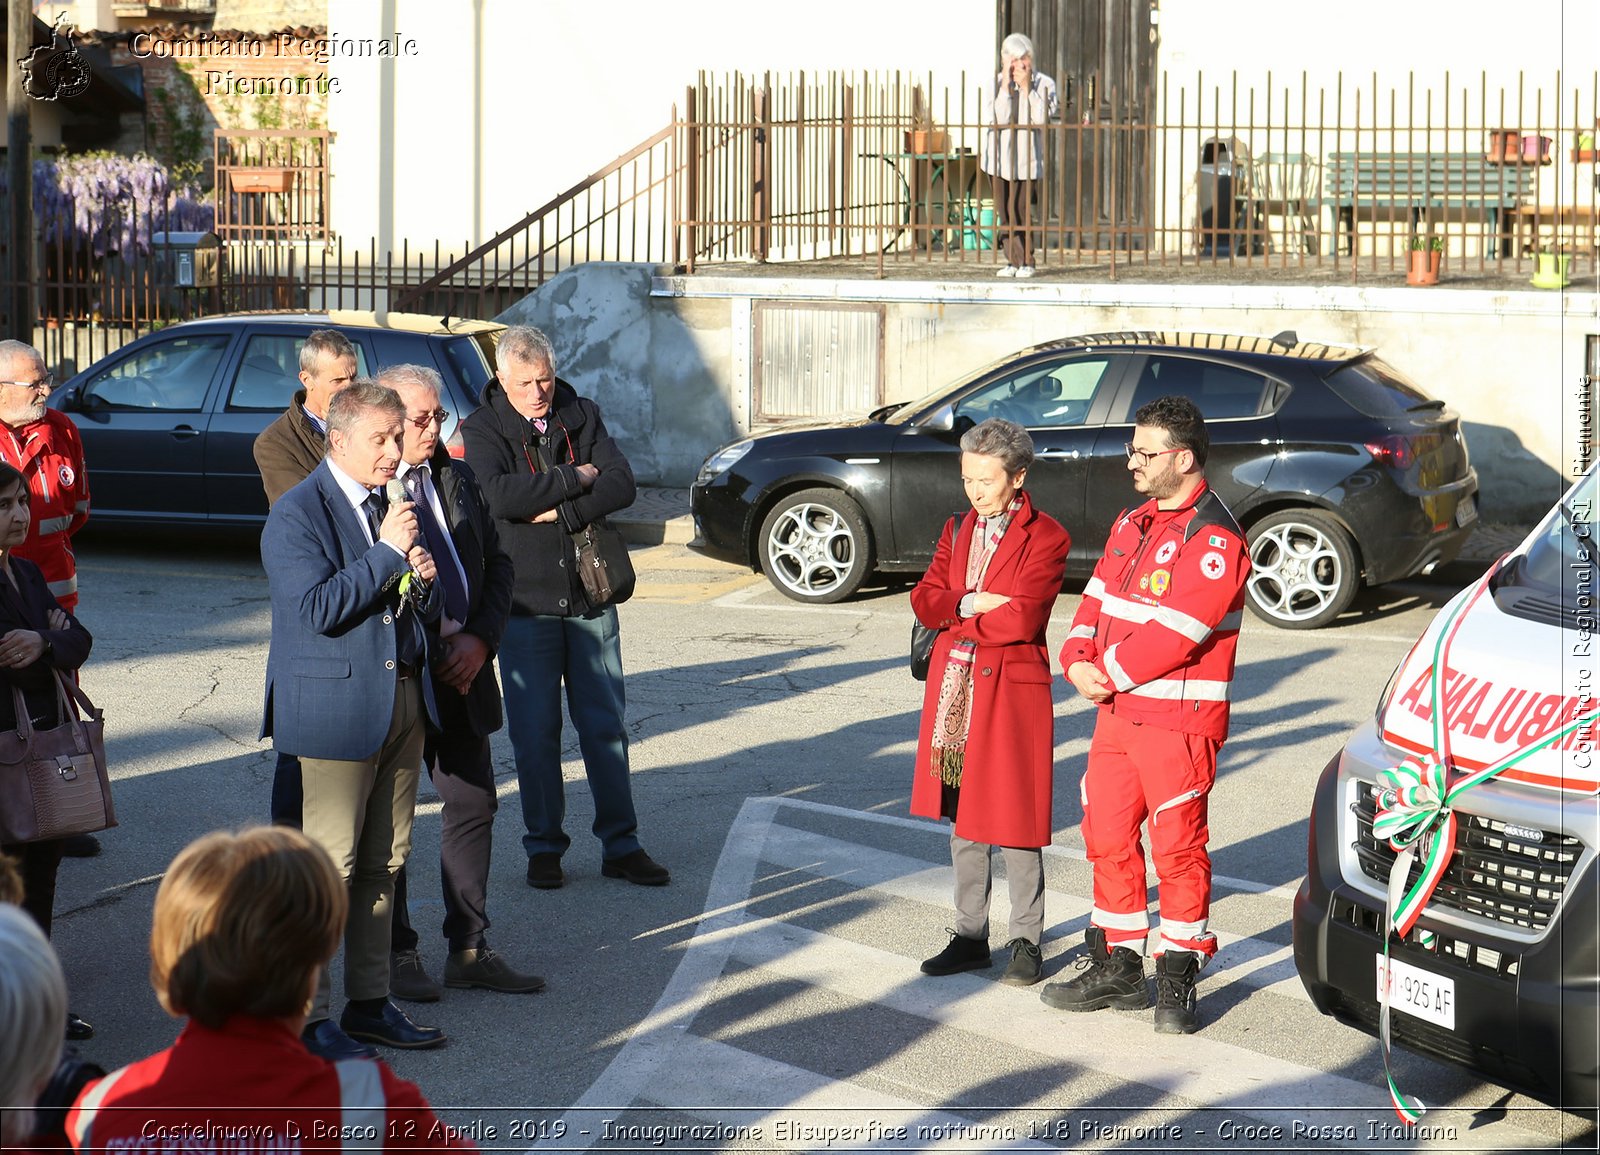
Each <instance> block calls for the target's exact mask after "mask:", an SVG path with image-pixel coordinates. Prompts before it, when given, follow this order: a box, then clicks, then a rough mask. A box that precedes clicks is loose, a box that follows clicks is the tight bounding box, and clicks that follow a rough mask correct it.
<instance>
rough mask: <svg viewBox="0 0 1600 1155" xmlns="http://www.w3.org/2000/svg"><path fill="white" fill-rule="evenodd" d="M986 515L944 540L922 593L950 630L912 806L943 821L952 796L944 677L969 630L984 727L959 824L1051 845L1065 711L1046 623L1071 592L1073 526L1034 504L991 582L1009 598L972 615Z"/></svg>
mask: <svg viewBox="0 0 1600 1155" xmlns="http://www.w3.org/2000/svg"><path fill="white" fill-rule="evenodd" d="M977 520H978V515H977V514H976V513H973V512H970V511H969V512H968V513H967V515H966V516H965V517H964V518H962V519H961V526H960V528H959V529H957V530H956V532H955V536H954V540H953V541H952V540H951V532H950V526H949V525H948V524H947V525H946V526H945V531H944V533H943V534H942V535H941V536H940V538H939V548H938V549H937V550H936V551H935V553H934V555H933V563H932V564H931V565H929V566H928V572H927V573H926V574H924V575H923V578H922V580H921V581H920V582H918V583H917V587H916V588H915V589H914V590H912V591H911V609H912V611H913V612H915V614H916V615H917V619H918V620H919V621H920V622H922V624H923V625H927V626H942V627H945V628H944V629H942V630H941V631H940V633H939V637H938V640H936V641H935V642H934V646H933V658H932V661H931V663H930V665H929V669H928V685H927V690H926V692H925V693H924V696H923V703H922V726H921V730H920V732H919V734H918V736H917V768H916V776H915V778H914V779H913V781H912V784H911V813H913V814H917V815H920V816H922V817H924V818H938V817H939V816H940V815H939V811H940V803H941V802H942V801H943V797H944V794H943V787H942V784H941V783H940V781H939V776H938V774H937V773H935V772H934V771H933V770H932V769H931V761H932V760H931V750H932V741H933V724H934V715H935V713H936V711H937V709H938V702H939V683H940V680H941V679H942V678H943V677H944V668H945V664H946V663H947V662H948V661H949V659H950V646H951V645H952V643H954V642H955V641H956V639H958V638H968V639H971V640H972V641H975V642H977V644H978V650H977V653H976V654H975V655H974V658H973V665H972V673H973V693H972V724H971V727H970V729H969V730H968V734H967V751H966V759H965V763H964V765H963V769H962V775H961V804H960V806H959V807H958V808H957V811H956V833H957V834H959V835H961V837H962V838H966V839H969V840H971V841H973V842H984V843H988V844H989V845H991V846H1020V847H1032V846H1046V845H1048V844H1049V842H1050V835H1051V813H1050V805H1051V796H1050V784H1051V777H1052V774H1051V772H1052V769H1053V767H1054V760H1055V716H1054V714H1053V712H1052V709H1051V705H1050V652H1049V650H1048V649H1047V647H1046V645H1045V626H1046V625H1047V624H1049V621H1050V611H1051V609H1053V608H1054V607H1055V604H1056V598H1057V596H1058V595H1059V594H1060V593H1061V579H1062V575H1063V573H1064V572H1065V569H1066V563H1067V550H1068V548H1069V546H1070V545H1071V539H1070V538H1069V537H1068V536H1067V531H1066V530H1065V529H1063V528H1061V524H1060V523H1059V522H1057V521H1056V520H1055V519H1054V518H1052V517H1050V516H1049V515H1047V514H1043V513H1040V512H1038V511H1037V510H1035V509H1034V508H1033V503H1032V502H1031V501H1029V499H1028V495H1027V494H1026V493H1024V494H1023V495H1022V508H1021V509H1019V510H1018V511H1017V515H1016V517H1014V518H1013V519H1012V521H1011V525H1010V526H1009V527H1008V528H1007V529H1006V535H1005V537H1003V538H1001V539H1000V545H999V547H998V548H997V549H996V550H995V555H994V557H993V558H991V559H990V561H989V569H988V573H987V575H986V577H985V578H984V583H983V588H984V589H985V590H987V591H989V592H990V593H997V594H1006V595H1008V596H1009V597H1010V598H1011V602H1010V603H1009V604H1008V605H1004V606H1001V607H1000V608H999V609H997V610H990V611H989V612H988V613H986V614H978V615H977V616H975V617H971V618H967V619H965V620H962V619H961V618H960V617H959V616H957V612H956V610H957V607H958V606H959V605H960V603H961V599H962V598H963V597H964V596H966V595H967V594H968V593H971V592H972V591H971V590H969V589H968V588H967V585H966V571H967V550H968V548H969V547H970V546H971V543H972V528H973V526H974V525H975V524H976V523H977Z"/></svg>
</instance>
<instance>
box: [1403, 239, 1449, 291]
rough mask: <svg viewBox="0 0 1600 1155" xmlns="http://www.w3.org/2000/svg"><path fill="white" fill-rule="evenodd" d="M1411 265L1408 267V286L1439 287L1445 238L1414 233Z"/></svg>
mask: <svg viewBox="0 0 1600 1155" xmlns="http://www.w3.org/2000/svg"><path fill="white" fill-rule="evenodd" d="M1410 257H1411V260H1410V263H1409V264H1408V265H1407V266H1406V284H1408V285H1437V284H1438V283H1439V266H1440V264H1442V263H1443V261H1444V238H1443V237H1436V236H1432V235H1430V234H1428V233H1414V234H1412V237H1411V253H1410Z"/></svg>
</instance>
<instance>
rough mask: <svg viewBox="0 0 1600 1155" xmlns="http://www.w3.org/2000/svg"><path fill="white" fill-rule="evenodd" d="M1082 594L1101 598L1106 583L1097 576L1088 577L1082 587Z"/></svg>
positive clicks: (1103, 594) (1104, 594)
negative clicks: (1086, 582)
mask: <svg viewBox="0 0 1600 1155" xmlns="http://www.w3.org/2000/svg"><path fill="white" fill-rule="evenodd" d="M1083 596H1084V597H1086V598H1103V597H1105V596H1106V583H1105V582H1103V581H1101V580H1100V579H1099V578H1097V577H1092V578H1090V579H1089V581H1088V584H1086V585H1085V586H1084V587H1083Z"/></svg>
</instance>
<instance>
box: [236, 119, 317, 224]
mask: <svg viewBox="0 0 1600 1155" xmlns="http://www.w3.org/2000/svg"><path fill="white" fill-rule="evenodd" d="M332 139H333V134H332V133H330V132H328V131H326V130H321V131H292V130H278V129H250V130H237V131H221V130H219V131H218V132H217V133H216V135H215V137H214V138H213V145H212V173H213V175H214V179H215V182H216V183H215V195H216V200H217V226H216V227H217V235H218V236H219V237H222V238H223V239H225V240H322V239H325V238H327V237H328V236H329V231H328V220H329V211H330V206H329V198H330V196H331V185H332V182H331V180H330V179H329V176H330V174H329V169H328V148H329V144H330V143H331V141H332Z"/></svg>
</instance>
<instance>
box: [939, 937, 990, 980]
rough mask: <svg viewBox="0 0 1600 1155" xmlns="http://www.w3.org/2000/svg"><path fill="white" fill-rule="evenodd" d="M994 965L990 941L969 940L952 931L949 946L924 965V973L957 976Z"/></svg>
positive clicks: (984, 939) (983, 939) (980, 939)
mask: <svg viewBox="0 0 1600 1155" xmlns="http://www.w3.org/2000/svg"><path fill="white" fill-rule="evenodd" d="M992 965H993V962H992V960H991V959H990V958H989V940H988V939H986V938H968V937H967V936H966V935H964V934H957V933H956V932H955V931H951V932H950V943H949V945H948V946H946V947H945V948H944V949H943V950H942V951H940V952H939V953H938V954H936V955H934V956H933V957H932V958H931V959H928V960H927V961H926V962H924V963H923V964H922V973H923V974H925V975H955V974H960V973H961V972H962V971H976V970H982V969H983V968H984V967H986V966H992Z"/></svg>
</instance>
